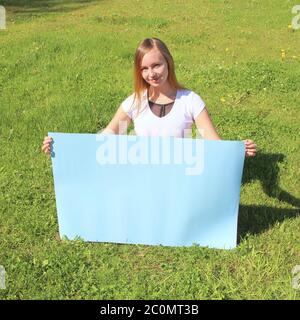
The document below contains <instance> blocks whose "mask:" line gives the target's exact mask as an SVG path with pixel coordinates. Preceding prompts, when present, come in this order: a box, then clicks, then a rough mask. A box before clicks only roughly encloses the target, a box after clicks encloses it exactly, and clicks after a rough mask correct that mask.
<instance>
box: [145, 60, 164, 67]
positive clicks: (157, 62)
mask: <svg viewBox="0 0 300 320" xmlns="http://www.w3.org/2000/svg"><path fill="white" fill-rule="evenodd" d="M155 64H160V61H156V62H153V63H152V64H151V66H154V65H155ZM144 67H147V66H141V68H144Z"/></svg>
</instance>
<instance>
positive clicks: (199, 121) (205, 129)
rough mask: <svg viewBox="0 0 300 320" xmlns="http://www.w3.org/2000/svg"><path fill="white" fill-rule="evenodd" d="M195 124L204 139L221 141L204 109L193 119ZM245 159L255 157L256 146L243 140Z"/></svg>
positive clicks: (252, 142)
mask: <svg viewBox="0 0 300 320" xmlns="http://www.w3.org/2000/svg"><path fill="white" fill-rule="evenodd" d="M195 124H196V127H197V129H198V130H199V132H200V134H201V135H202V137H203V138H204V139H208V140H221V138H220V136H219V135H218V133H217V131H216V129H215V127H214V125H213V123H212V121H211V119H210V117H209V114H208V111H207V109H206V108H204V109H203V110H202V111H201V112H200V114H199V115H198V116H197V118H196V119H195ZM244 144H245V154H246V157H254V156H255V155H256V151H257V148H256V144H255V143H254V141H252V140H250V139H246V140H244Z"/></svg>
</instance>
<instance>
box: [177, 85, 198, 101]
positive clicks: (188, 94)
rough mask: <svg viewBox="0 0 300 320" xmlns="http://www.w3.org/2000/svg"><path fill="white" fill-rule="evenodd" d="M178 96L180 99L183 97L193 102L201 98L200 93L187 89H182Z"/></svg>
mask: <svg viewBox="0 0 300 320" xmlns="http://www.w3.org/2000/svg"><path fill="white" fill-rule="evenodd" d="M178 95H179V97H182V98H183V99H184V100H193V99H195V98H196V99H197V98H198V97H199V98H201V97H200V95H199V94H198V93H196V92H195V91H193V90H191V89H187V88H183V89H180V90H179V94H178Z"/></svg>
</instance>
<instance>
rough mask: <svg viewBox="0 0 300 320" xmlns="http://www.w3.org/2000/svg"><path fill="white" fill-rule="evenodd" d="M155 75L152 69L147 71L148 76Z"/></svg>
mask: <svg viewBox="0 0 300 320" xmlns="http://www.w3.org/2000/svg"><path fill="white" fill-rule="evenodd" d="M154 75H155V73H154V71H153V70H152V69H150V70H149V76H150V77H153V76H154Z"/></svg>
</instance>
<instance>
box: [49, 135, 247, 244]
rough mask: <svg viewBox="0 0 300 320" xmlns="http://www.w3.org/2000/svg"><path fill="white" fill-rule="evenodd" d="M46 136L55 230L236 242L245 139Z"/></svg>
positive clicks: (145, 239)
mask: <svg viewBox="0 0 300 320" xmlns="http://www.w3.org/2000/svg"><path fill="white" fill-rule="evenodd" d="M48 135H49V136H51V137H52V138H53V145H52V153H51V160H52V169H53V177H54V188H55V196H56V207H57V215H58V224H59V233H60V236H61V237H64V236H66V237H67V238H68V239H70V240H72V239H74V238H76V237H80V238H82V239H83V240H85V241H92V242H112V243H124V244H145V245H163V246H191V245H200V246H208V247H212V248H220V249H230V248H234V247H235V246H236V240H237V220H238V209H239V199H240V186H241V180H242V173H243V165H244V156H245V147H244V142H242V141H225V140H218V141H216V140H204V139H191V138H173V137H171V138H168V137H146V136H145V137H143V136H131V135H103V134H75V133H54V132H49V133H48Z"/></svg>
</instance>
